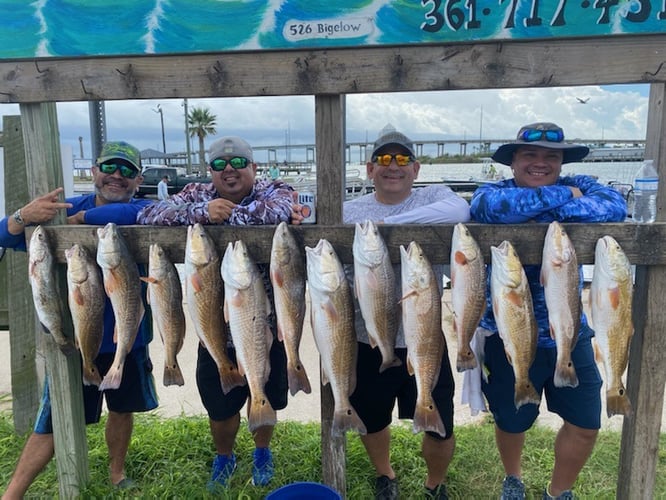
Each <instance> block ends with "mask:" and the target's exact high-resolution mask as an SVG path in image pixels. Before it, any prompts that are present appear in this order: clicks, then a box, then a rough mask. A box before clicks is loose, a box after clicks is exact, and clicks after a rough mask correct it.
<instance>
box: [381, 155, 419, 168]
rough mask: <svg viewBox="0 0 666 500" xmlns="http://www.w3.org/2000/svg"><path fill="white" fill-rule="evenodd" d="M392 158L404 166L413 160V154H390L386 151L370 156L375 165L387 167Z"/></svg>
mask: <svg viewBox="0 0 666 500" xmlns="http://www.w3.org/2000/svg"><path fill="white" fill-rule="evenodd" d="M394 159H395V162H396V163H397V164H398V166H400V167H406V166H407V165H409V164H410V163H411V162H413V161H414V157H413V156H411V155H401V154H395V155H391V154H388V153H387V154H383V155H375V156H373V157H372V161H373V162H374V163H376V164H377V165H381V166H382V167H388V166H389V165H390V164H391V162H392V161H393V160H394Z"/></svg>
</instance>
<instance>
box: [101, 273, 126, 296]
mask: <svg viewBox="0 0 666 500" xmlns="http://www.w3.org/2000/svg"><path fill="white" fill-rule="evenodd" d="M107 276H108V278H107V279H106V281H105V282H104V288H105V290H106V293H107V294H108V295H109V296H111V295H112V294H113V292H115V291H116V290H117V289H118V287H122V285H121V281H120V280H119V279H118V276H116V272H115V270H113V269H111V270H109V273H108V274H107Z"/></svg>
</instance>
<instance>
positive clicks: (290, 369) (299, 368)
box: [287, 361, 312, 396]
mask: <svg viewBox="0 0 666 500" xmlns="http://www.w3.org/2000/svg"><path fill="white" fill-rule="evenodd" d="M287 379H288V380H289V392H291V395H292V396H294V395H295V394H296V393H297V392H298V391H303V392H304V393H305V394H310V393H311V392H312V387H310V380H309V379H308V374H307V373H306V372H305V367H304V366H303V363H301V362H300V361H297V362H295V363H290V364H289V365H287Z"/></svg>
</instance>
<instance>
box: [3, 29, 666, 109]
mask: <svg viewBox="0 0 666 500" xmlns="http://www.w3.org/2000/svg"><path fill="white" fill-rule="evenodd" d="M665 59H666V36H664V35H634V36H631V37H590V38H582V39H563V40H562V39H561V40H556V39H555V40H545V41H531V40H530V41H502V42H478V43H450V44H436V45H428V46H423V45H421V46H403V47H360V48H340V49H326V50H288V51H266V52H246V53H245V52H228V53H211V54H194V55H188V56H183V55H174V56H136V57H120V58H119V57H109V58H77V59H57V58H53V59H47V60H38V61H29V60H17V61H6V62H3V63H0V82H2V89H1V91H0V102H42V101H94V100H115V99H162V98H183V97H220V96H224V97H234V96H263V95H316V94H354V93H359V92H401V91H411V92H414V91H424V90H457V89H489V88H519V87H521V88H522V87H557V86H564V85H587V84H618V83H651V82H663V81H664V80H666V68H665V67H664V64H663V62H664V60H665ZM590 61H594V64H591V63H590ZM231 68H233V75H231Z"/></svg>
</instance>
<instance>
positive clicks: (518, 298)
mask: <svg viewBox="0 0 666 500" xmlns="http://www.w3.org/2000/svg"><path fill="white" fill-rule="evenodd" d="M506 298H507V299H508V301H509V302H511V303H512V304H513V305H515V306H518V307H520V306H521V305H522V304H523V301H524V297H523V295H522V294H520V293H517V292H516V291H514V290H511V291H510V292H508V293H507V294H506Z"/></svg>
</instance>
